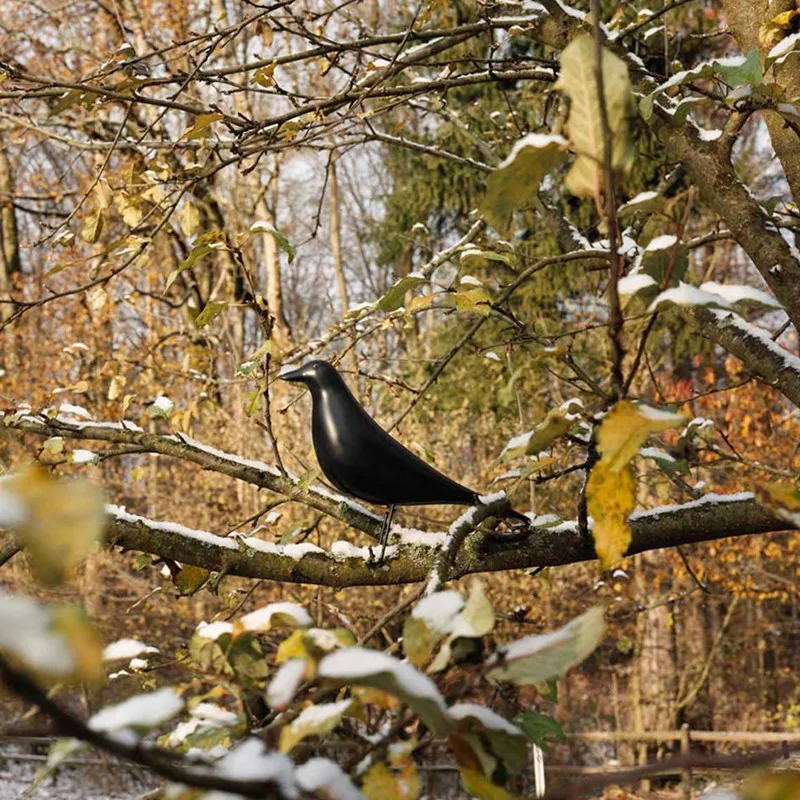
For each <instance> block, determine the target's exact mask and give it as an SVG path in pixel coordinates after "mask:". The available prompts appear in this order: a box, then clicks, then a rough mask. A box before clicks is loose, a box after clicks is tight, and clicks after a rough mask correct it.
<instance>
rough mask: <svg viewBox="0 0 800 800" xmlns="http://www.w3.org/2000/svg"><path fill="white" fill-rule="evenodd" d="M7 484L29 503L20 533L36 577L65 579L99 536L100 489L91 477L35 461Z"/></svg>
mask: <svg viewBox="0 0 800 800" xmlns="http://www.w3.org/2000/svg"><path fill="white" fill-rule="evenodd" d="M4 490H5V491H8V492H9V493H10V494H11V495H13V497H14V498H15V499H16V500H17V501H18V502H19V503H21V504H22V507H23V508H24V515H23V519H22V520H21V523H20V525H19V527H18V529H17V531H16V533H17V536H18V537H19V539H20V541H21V542H22V543H23V546H24V547H25V551H26V553H27V554H28V556H29V558H30V561H31V564H32V566H33V570H34V572H35V573H36V575H37V577H38V578H39V579H40V580H41V581H42V582H43V583H45V584H47V585H50V586H52V585H55V584H58V583H61V582H62V581H63V580H65V579H66V578H67V577H68V576H69V575H70V574H71V573H72V572H73V571H74V569H75V567H77V565H78V564H79V563H80V562H81V561H82V560H83V558H84V556H86V554H87V553H88V552H89V551H90V550H91V548H92V547H93V546H94V544H95V543H96V542H98V541H100V538H101V536H102V532H103V524H104V510H103V498H102V496H101V494H100V492H99V491H98V490H97V489H96V488H95V487H94V486H92V485H91V484H90V483H88V482H87V481H82V480H64V479H58V478H53V477H52V476H51V475H50V473H49V472H47V471H46V470H44V469H40V468H35V467H34V468H31V469H28V470H26V471H25V472H22V473H19V474H17V475H14V476H13V477H11V478H10V479H9V480H8V481H7V482H6V483H5V485H4Z"/></svg>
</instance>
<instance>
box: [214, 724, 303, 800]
mask: <svg viewBox="0 0 800 800" xmlns="http://www.w3.org/2000/svg"><path fill="white" fill-rule="evenodd" d="M215 772H216V773H217V774H218V775H222V776H224V777H226V778H232V779H234V780H239V781H271V782H273V783H275V784H276V785H277V787H278V790H279V792H280V796H281V797H284V798H288V800H293V798H296V797H299V796H300V792H299V790H298V788H297V784H296V782H295V779H294V762H293V761H292V759H291V758H289V756H286V755H283V753H269V752H267V750H266V748H265V747H264V743H263V742H262V741H261V740H260V739H255V738H253V737H250V738H248V739H245V740H244V741H243V742H241V743H240V744H238V745H237V746H236V747H234V748H233V750H231V751H230V752H229V753H226V754H225V755H224V756H223V757H222V758H221V759H220V760H219V761H218V762H217V763H216V764H215ZM223 797H224V798H230V797H231V795H230V794H229V793H227V792H226V793H222V792H212V793H210V794H207V795H206V800H210V799H211V798H213V799H214V800H222V798H223Z"/></svg>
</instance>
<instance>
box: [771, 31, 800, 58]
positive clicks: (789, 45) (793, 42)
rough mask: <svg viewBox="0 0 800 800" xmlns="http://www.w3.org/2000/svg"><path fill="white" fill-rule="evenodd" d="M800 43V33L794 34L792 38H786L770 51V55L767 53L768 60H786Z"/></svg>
mask: <svg viewBox="0 0 800 800" xmlns="http://www.w3.org/2000/svg"><path fill="white" fill-rule="evenodd" d="M798 43H800V33H793V34H791V35H790V36H785V37H784V38H783V39H781V40H780V41H779V42H778V43H777V44H776V45H775V46H774V47H773V48H772V50H770V51H769V53H767V58H775V59H782V58H786V56H787V55H788V54H789V53H790V52H791V51H792V50H794V49H795V47H796V46H797V44H798ZM778 63H781V61H780V60H779V62H778Z"/></svg>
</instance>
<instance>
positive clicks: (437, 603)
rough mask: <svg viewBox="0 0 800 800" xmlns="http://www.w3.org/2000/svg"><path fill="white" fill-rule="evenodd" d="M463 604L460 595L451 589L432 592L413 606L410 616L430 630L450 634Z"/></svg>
mask: <svg viewBox="0 0 800 800" xmlns="http://www.w3.org/2000/svg"><path fill="white" fill-rule="evenodd" d="M465 602H466V601H465V600H464V597H463V596H462V595H461V593H460V592H456V591H455V590H453V589H449V590H447V591H444V592H434V593H433V594H429V595H428V596H427V597H425V598H423V599H422V600H420V601H419V603H417V604H416V605H415V606H414V610H413V611H412V612H411V616H412V617H413V618H414V619H421V620H422V621H423V622H424V623H425V625H426V626H427V627H428V628H430V630H433V631H437V632H439V633H450V632H451V631H452V630H453V623H454V622H455V618H456V617H457V616H458V615H459V614H460V613H461V610H462V609H463V608H464V604H465Z"/></svg>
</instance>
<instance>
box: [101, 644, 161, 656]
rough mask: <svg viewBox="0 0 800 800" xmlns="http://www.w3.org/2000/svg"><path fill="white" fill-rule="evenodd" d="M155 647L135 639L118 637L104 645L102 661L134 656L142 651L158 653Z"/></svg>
mask: <svg viewBox="0 0 800 800" xmlns="http://www.w3.org/2000/svg"><path fill="white" fill-rule="evenodd" d="M158 652H159V650H158V648H157V647H152V646H151V645H146V644H142V643H141V642H140V641H137V640H136V639H118V640H117V641H116V642H111V644H109V645H106V647H105V649H104V650H103V661H117V660H118V659H119V660H121V659H128V658H136V656H140V655H142V653H158Z"/></svg>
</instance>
